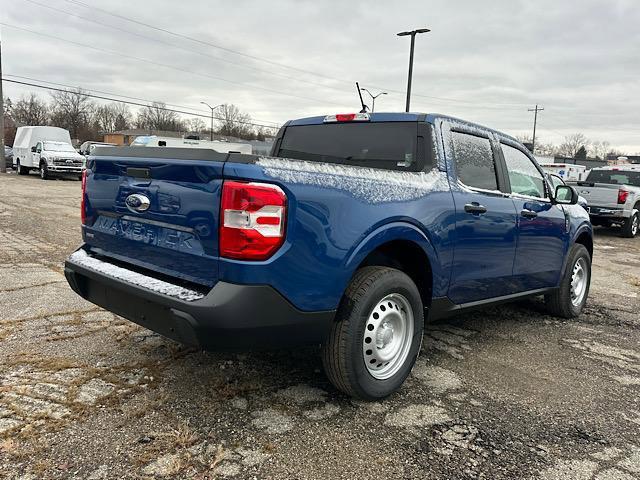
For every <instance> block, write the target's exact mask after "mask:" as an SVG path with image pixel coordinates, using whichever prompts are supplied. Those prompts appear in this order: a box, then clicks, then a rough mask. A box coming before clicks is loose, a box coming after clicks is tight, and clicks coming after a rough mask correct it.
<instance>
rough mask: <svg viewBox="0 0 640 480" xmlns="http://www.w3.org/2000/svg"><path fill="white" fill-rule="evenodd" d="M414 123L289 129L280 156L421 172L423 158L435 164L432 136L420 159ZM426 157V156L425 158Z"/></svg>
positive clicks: (353, 124)
mask: <svg viewBox="0 0 640 480" xmlns="http://www.w3.org/2000/svg"><path fill="white" fill-rule="evenodd" d="M417 132H418V127H417V123H415V122H378V123H369V122H367V123H332V124H322V125H299V126H293V127H288V128H287V129H286V130H285V132H284V136H283V137H282V143H281V145H280V148H279V150H278V152H277V155H278V156H280V157H286V158H296V159H298V160H307V161H311V162H326V163H340V164H343V165H354V166H362V167H372V168H385V169H388V170H405V171H414V172H415V171H420V170H422V169H423V168H425V160H424V157H425V156H427V157H428V158H429V160H427V163H429V164H431V163H432V160H431V158H432V156H433V155H432V154H430V153H427V152H431V148H425V147H426V146H427V145H430V144H431V135H427V138H425V143H426V145H422V148H425V151H423V152H422V154H421V155H419V156H417V155H416V151H417V147H416V138H417V136H418V133H417ZM425 153H426V155H425Z"/></svg>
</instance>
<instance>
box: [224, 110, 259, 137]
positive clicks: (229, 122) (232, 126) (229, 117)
mask: <svg viewBox="0 0 640 480" xmlns="http://www.w3.org/2000/svg"><path fill="white" fill-rule="evenodd" d="M218 113H219V117H218V119H219V121H220V128H219V129H218V133H219V134H220V135H229V136H231V137H239V138H253V137H254V136H255V135H254V134H253V131H252V129H251V125H249V122H251V117H250V116H249V115H248V114H246V113H242V112H241V111H240V109H239V108H238V107H236V106H235V105H233V104H228V103H225V104H224V105H222V107H220V109H219V110H218Z"/></svg>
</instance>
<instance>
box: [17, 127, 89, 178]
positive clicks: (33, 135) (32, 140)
mask: <svg viewBox="0 0 640 480" xmlns="http://www.w3.org/2000/svg"><path fill="white" fill-rule="evenodd" d="M13 168H14V169H15V170H17V171H18V174H20V175H27V174H28V173H29V171H30V170H36V169H37V170H39V171H40V177H41V178H42V179H43V180H47V179H48V178H51V177H52V176H55V175H77V176H78V177H80V176H81V175H82V171H83V170H84V168H85V159H84V157H83V156H82V155H80V154H79V153H78V152H76V150H75V149H74V148H73V145H71V136H70V135H69V132H68V131H67V130H65V129H63V128H58V127H19V128H18V131H17V132H16V138H15V141H14V142H13Z"/></svg>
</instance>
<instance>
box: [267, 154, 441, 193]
mask: <svg viewBox="0 0 640 480" xmlns="http://www.w3.org/2000/svg"><path fill="white" fill-rule="evenodd" d="M256 165H258V166H260V167H262V169H263V170H264V173H265V174H266V175H268V176H270V177H272V178H276V179H278V180H281V181H283V182H287V183H298V184H304V185H313V186H317V187H326V188H335V189H338V190H345V191H348V192H349V193H351V194H352V195H353V196H354V197H356V198H359V199H361V200H364V201H365V202H367V203H383V202H399V201H407V200H415V199H417V198H421V197H424V196H425V195H426V194H427V193H429V192H434V191H447V190H448V189H449V183H448V181H447V177H446V175H445V174H444V172H440V171H438V170H435V169H434V170H431V171H430V172H398V171H393V170H382V169H375V168H366V167H353V166H348V165H338V164H333V163H320V162H307V161H304V160H289V159H285V158H265V157H263V158H260V159H258V161H257V162H256Z"/></svg>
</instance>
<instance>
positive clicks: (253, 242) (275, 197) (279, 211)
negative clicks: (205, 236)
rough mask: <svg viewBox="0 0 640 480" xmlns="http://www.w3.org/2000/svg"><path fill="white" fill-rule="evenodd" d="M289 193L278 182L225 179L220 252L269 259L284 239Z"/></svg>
mask: <svg viewBox="0 0 640 480" xmlns="http://www.w3.org/2000/svg"><path fill="white" fill-rule="evenodd" d="M286 208H287V196H286V195H285V193H284V192H283V191H282V189H281V188H280V187H278V186H276V185H270V184H266V183H244V182H234V181H225V182H224V184H223V186H222V202H221V205H220V256H221V257H226V258H235V259H239V260H265V259H267V258H269V257H270V256H271V255H273V254H274V253H275V252H276V250H278V249H279V248H280V247H281V246H282V244H283V243H284V233H285V224H286V218H287V213H286Z"/></svg>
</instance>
